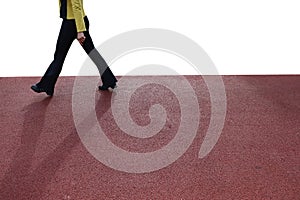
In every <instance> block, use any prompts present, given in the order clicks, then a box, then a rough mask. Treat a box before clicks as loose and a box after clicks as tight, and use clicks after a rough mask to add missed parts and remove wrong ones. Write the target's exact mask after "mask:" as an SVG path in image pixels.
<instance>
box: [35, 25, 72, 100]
mask: <svg viewBox="0 0 300 200" xmlns="http://www.w3.org/2000/svg"><path fill="white" fill-rule="evenodd" d="M76 32H77V31H76V25H75V22H74V21H73V20H63V22H62V26H61V29H60V32H59V36H58V39H57V43H56V50H55V53H54V60H53V61H52V63H51V64H50V66H49V67H48V69H47V71H46V73H45V74H44V76H43V77H42V79H41V81H40V82H39V83H38V84H37V87H39V88H43V89H44V90H45V91H46V92H47V94H48V93H49V94H53V91H54V87H55V84H56V81H57V78H58V76H59V74H60V72H61V70H62V66H63V63H64V61H65V58H66V56H67V53H68V51H69V49H70V47H71V45H72V42H73V41H74V39H75V38H76Z"/></svg>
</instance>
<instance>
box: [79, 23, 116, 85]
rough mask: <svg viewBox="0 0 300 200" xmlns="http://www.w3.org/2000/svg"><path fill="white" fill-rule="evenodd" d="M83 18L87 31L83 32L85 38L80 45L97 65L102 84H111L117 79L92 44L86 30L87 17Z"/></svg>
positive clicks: (87, 24) (87, 25)
mask: <svg viewBox="0 0 300 200" xmlns="http://www.w3.org/2000/svg"><path fill="white" fill-rule="evenodd" d="M84 20H85V24H86V27H87V31H86V32H84V35H85V37H86V39H85V41H84V43H83V46H82V47H83V49H84V50H85V52H86V53H87V54H88V55H89V57H90V58H91V60H92V61H93V62H94V63H95V65H96V66H97V68H98V71H99V74H100V76H101V79H102V83H103V85H105V86H113V85H115V83H116V82H117V79H116V77H115V76H114V74H113V73H112V71H111V70H110V68H109V66H108V65H107V63H106V62H105V60H104V59H103V57H102V56H101V55H100V53H99V52H98V50H97V49H96V48H95V46H94V44H93V40H92V38H91V36H90V33H89V30H88V29H89V21H88V19H87V17H85V19H84Z"/></svg>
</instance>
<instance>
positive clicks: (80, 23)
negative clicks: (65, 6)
mask: <svg viewBox="0 0 300 200" xmlns="http://www.w3.org/2000/svg"><path fill="white" fill-rule="evenodd" d="M71 4H72V10H73V14H74V18H75V23H76V28H77V32H83V31H86V27H85V23H84V20H83V18H84V16H83V13H84V12H83V5H82V1H81V0H71Z"/></svg>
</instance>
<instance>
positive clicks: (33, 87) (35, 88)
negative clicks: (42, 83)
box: [31, 85, 53, 96]
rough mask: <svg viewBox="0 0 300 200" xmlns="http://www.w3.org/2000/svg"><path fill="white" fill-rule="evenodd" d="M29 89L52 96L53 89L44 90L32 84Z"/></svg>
mask: <svg viewBox="0 0 300 200" xmlns="http://www.w3.org/2000/svg"><path fill="white" fill-rule="evenodd" d="M31 89H32V90H33V91H35V92H36V93H41V92H46V94H47V95H49V96H53V91H47V90H45V89H44V88H41V87H39V86H37V85H32V86H31Z"/></svg>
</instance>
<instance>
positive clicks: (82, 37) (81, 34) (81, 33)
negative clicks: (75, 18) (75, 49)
mask: <svg viewBox="0 0 300 200" xmlns="http://www.w3.org/2000/svg"><path fill="white" fill-rule="evenodd" d="M77 40H78V42H79V43H80V44H81V45H83V42H84V40H85V36H84V34H83V32H78V33H77Z"/></svg>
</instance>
